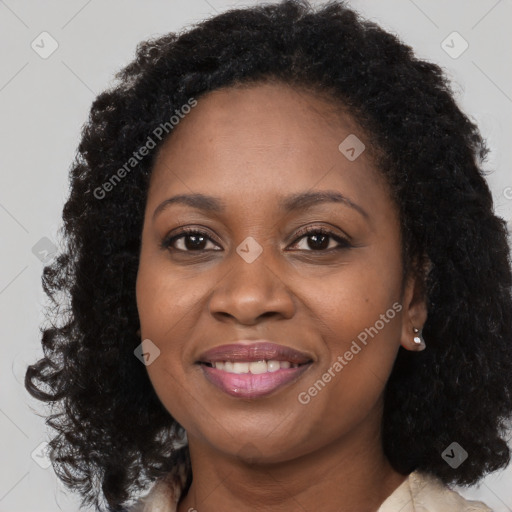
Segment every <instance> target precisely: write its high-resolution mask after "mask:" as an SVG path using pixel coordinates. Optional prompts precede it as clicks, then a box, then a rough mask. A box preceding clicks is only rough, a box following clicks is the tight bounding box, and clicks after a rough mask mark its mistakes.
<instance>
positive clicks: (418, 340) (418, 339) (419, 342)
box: [412, 327, 427, 350]
mask: <svg viewBox="0 0 512 512" xmlns="http://www.w3.org/2000/svg"><path fill="white" fill-rule="evenodd" d="M412 330H413V331H414V338H413V341H414V343H415V345H416V346H417V347H418V349H419V350H424V349H425V348H426V347H427V346H426V344H425V340H424V339H423V336H422V335H421V331H420V330H419V329H417V328H416V327H413V328H412Z"/></svg>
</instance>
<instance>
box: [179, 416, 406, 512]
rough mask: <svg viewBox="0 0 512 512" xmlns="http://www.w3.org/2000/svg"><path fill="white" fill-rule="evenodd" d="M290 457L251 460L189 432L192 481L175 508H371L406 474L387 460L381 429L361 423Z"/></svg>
mask: <svg viewBox="0 0 512 512" xmlns="http://www.w3.org/2000/svg"><path fill="white" fill-rule="evenodd" d="M360 427H361V429H354V431H353V432H352V433H351V435H348V436H345V437H343V438H341V439H336V440H335V441H333V442H332V443H329V444H324V445H323V446H322V448H321V449H319V450H316V451H313V452H310V453H307V454H305V455H303V456H301V457H298V458H293V459H291V460H287V461H283V462H279V463H272V464H268V463H267V464H265V463H250V462H249V461H247V460H241V458H235V457H233V456H227V455H226V454H223V453H219V452H217V451H215V450H212V448H211V445H207V444H206V443H201V442H200V440H198V439H197V438H190V437H189V449H190V457H191V465H192V468H193V481H192V484H191V486H190V489H189V491H188V493H187V495H186V496H184V497H182V499H181V500H180V503H179V505H178V512H187V511H188V510H194V509H195V510H197V511H199V512H218V511H219V510H243V511H244V512H252V511H256V510H265V511H268V512H278V511H282V510H322V511H323V512H349V511H350V512H353V511H354V510H357V511H358V512H376V511H377V510H378V508H379V506H380V505H381V504H382V502H383V501H384V500H385V499H386V498H387V497H388V496H389V495H390V494H391V493H392V492H393V491H394V490H395V489H396V488H397V487H398V486H399V485H400V484H401V483H402V482H403V481H404V480H405V479H406V478H407V477H406V476H404V475H401V474H399V473H397V472H396V471H395V470H393V468H392V467H391V466H390V464H389V462H388V460H387V459H386V457H385V456H384V453H383V451H382V448H381V446H382V445H381V440H380V430H379V429H375V428H373V429H371V430H370V429H368V428H367V431H366V432H365V431H364V429H365V426H364V425H361V426H360Z"/></svg>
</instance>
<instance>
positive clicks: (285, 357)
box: [137, 84, 425, 462]
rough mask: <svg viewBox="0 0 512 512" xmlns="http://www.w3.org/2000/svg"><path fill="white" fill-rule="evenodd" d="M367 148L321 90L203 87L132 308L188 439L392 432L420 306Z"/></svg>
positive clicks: (318, 439) (168, 149)
mask: <svg viewBox="0 0 512 512" xmlns="http://www.w3.org/2000/svg"><path fill="white" fill-rule="evenodd" d="M347 137H349V138H348V139H347ZM355 137H357V139H356V138H355ZM344 141H345V142H344ZM340 144H341V146H340ZM362 144H364V145H365V147H366V150H363V146H362ZM371 147H372V141H371V139H368V138H367V137H366V136H365V134H364V133H363V132H362V131H361V129H360V128H359V127H358V126H357V125H356V124H355V123H354V122H353V121H351V119H350V118H348V117H347V116H345V115H342V114H338V115H335V114H334V113H333V111H332V105H330V104H329V103H326V102H325V100H322V99H320V98H318V97H315V96H312V95H310V94H309V93H306V92H299V91H297V90H295V89H291V88H289V87H287V86H284V85H279V86H277V85H272V84H265V85H261V84H260V85H253V86H251V87H247V88H244V89H234V88H228V89H223V90H217V91H214V92H212V93H209V94H208V95H205V96H203V97H201V98H200V99H199V100H198V104H197V106H196V107H195V108H193V109H192V111H191V112H190V113H189V114H188V115H187V116H186V117H185V118H184V119H183V120H181V121H180V124H179V125H178V126H177V127H175V128H174V130H173V134H172V136H171V137H170V138H169V139H168V140H167V141H166V143H165V145H164V146H163V147H162V149H161V152H160V154H159V156H158V158H157V160H156V163H155V166H154V170H153V174H152V176H151V182H150V186H149V191H148V197H147V205H146V211H145V220H144V227H143V233H142V248H141V254H140V266H139V272H138V277H137V305H138V311H139V317H140V323H141V339H143V340H146V341H144V344H143V347H144V349H145V351H146V352H149V353H150V354H151V356H150V359H149V360H148V361H150V362H149V364H148V363H147V371H148V374H149V377H150V379H151V382H152V384H153V386H154V388H155V391H156V393H157V394H158V396H159V398H160V400H161V402H162V403H163V405H164V406H165V408H166V409H167V410H168V411H169V413H170V414H171V415H172V416H173V417H174V418H175V419H176V420H177V421H178V422H179V423H180V424H181V425H182V426H183V427H184V428H185V429H186V430H187V434H188V439H189V443H190V446H191V449H192V446H193V445H194V446H203V447H204V448H205V449H208V450H210V451H213V452H215V453H216V455H217V456H219V455H222V454H224V455H238V456H242V457H245V456H247V457H249V456H250V457H252V458H253V459H260V460H266V461H269V462H271V461H274V462H276V461H285V460H290V459H293V458H295V457H298V456H299V455H304V454H307V453H311V452H313V451H315V450H318V449H321V448H322V447H326V446H328V445H329V444H332V443H336V442H337V441H340V440H342V439H348V438H349V437H348V436H357V435H359V433H360V434H361V435H362V433H363V432H366V433H367V435H368V432H372V435H374V434H375V433H378V432H379V429H380V418H381V414H382V394H383V390H384V386H385V383H386V380H387V378H388V377H389V374H390V372H391V369H392V366H393V362H394V360H395V357H396V354H397V351H398V348H399V346H400V344H402V345H404V347H406V348H411V343H412V337H413V332H412V328H413V326H418V327H421V325H423V322H424V320H425V316H424V307H423V304H420V303H419V302H417V301H416V300H415V299H414V283H413V282H412V281H408V282H407V283H406V286H405V287H404V289H402V262H401V241H400V230H399V220H398V215H397V211H396V208H395V206H394V204H393V202H392V200H391V198H390V195H389V192H388V189H387V187H386V185H385V183H384V181H383V179H382V178H381V176H380V175H379V173H378V172H377V171H376V169H375V168H374V166H373V163H372V160H371V159H370V154H369V153H370V149H371ZM361 150H362V152H361ZM198 194H200V195H201V198H202V199H201V201H199V199H197V197H196V199H195V200H194V201H192V199H191V198H193V197H194V196H196V195H198ZM184 195H187V196H190V197H191V198H189V199H188V200H185V199H183V198H182V200H174V201H172V202H167V203H165V202H166V201H168V200H169V199H171V198H176V197H177V196H184ZM163 204H165V207H162V205H163ZM183 227H186V228H187V229H190V230H192V231H196V232H197V231H200V232H201V233H200V234H197V233H196V234H194V233H193V234H188V235H187V234H186V233H185V234H183V233H181V230H182V228H183ZM304 229H307V230H310V231H311V232H310V233H309V234H308V233H305V232H304ZM319 230H324V231H326V232H327V234H324V233H322V232H319ZM180 235H181V236H180ZM172 237H176V238H174V240H173V241H171V242H170V243H169V244H167V246H165V244H164V242H165V241H166V240H169V238H172ZM147 340H150V342H148V341H147ZM261 340H266V341H267V343H274V344H277V345H280V346H281V347H276V346H274V345H263V344H260V343H261ZM233 344H235V345H238V346H235V347H233V346H229V347H225V348H226V350H223V349H222V350H220V351H213V352H209V354H206V352H207V351H211V350H212V349H216V348H218V347H221V346H224V345H233ZM249 345H250V346H249ZM281 349H282V350H281ZM286 349H293V350H295V351H298V353H296V352H293V353H292V352H289V351H288V352H287V351H286ZM158 351H159V352H158ZM261 360H264V361H267V362H266V363H264V362H263V363H262V362H258V361H261ZM219 361H223V362H227V363H228V364H227V365H223V364H220V365H218V366H219V368H216V366H217V365H216V364H215V363H216V362H219ZM268 361H271V362H270V363H268ZM250 363H252V364H250ZM292 363H294V364H292ZM299 363H300V365H299V366H298V367H295V364H299ZM288 365H290V368H287V366H288ZM212 366H213V367H212ZM240 372H242V373H240Z"/></svg>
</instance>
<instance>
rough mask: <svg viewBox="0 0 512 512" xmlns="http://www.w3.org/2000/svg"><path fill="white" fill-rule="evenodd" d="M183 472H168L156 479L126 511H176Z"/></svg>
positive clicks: (182, 481)
mask: <svg viewBox="0 0 512 512" xmlns="http://www.w3.org/2000/svg"><path fill="white" fill-rule="evenodd" d="M184 478H185V476H184V473H183V471H180V472H179V474H178V475H172V474H170V473H169V474H168V475H166V476H164V477H162V478H160V479H159V480H157V481H156V482H155V483H154V484H153V486H152V487H151V489H150V491H149V492H148V494H146V495H145V496H143V497H142V498H139V499H138V500H137V501H136V502H135V503H134V504H133V505H132V506H131V507H129V508H128V509H127V510H126V512H176V510H177V507H178V505H177V504H178V501H179V499H180V497H181V493H182V490H183V485H184Z"/></svg>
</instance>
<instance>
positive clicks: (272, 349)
mask: <svg viewBox="0 0 512 512" xmlns="http://www.w3.org/2000/svg"><path fill="white" fill-rule="evenodd" d="M261 360H266V361H271V360H274V361H289V362H290V363H295V364H299V365H300V366H298V367H297V368H281V369H279V370H277V371H275V372H267V373H260V374H252V373H241V374H238V373H230V372H226V371H224V370H220V369H218V368H215V367H214V366H213V367H212V366H208V365H207V363H214V362H218V361H232V362H236V361H243V362H251V361H261ZM312 361H313V358H312V357H311V356H309V354H306V353H304V352H300V351H298V350H296V349H293V348H291V347H286V346H284V345H278V344H276V343H272V342H269V341H266V340H240V341H239V342H237V343H231V344H228V345H221V346H218V347H214V348H212V349H210V350H208V351H206V352H204V353H203V354H201V356H200V357H199V360H198V361H197V362H198V363H201V368H202V370H203V373H204V375H205V377H206V378H207V379H208V381H209V382H211V383H212V384H213V385H215V386H216V387H218V388H219V389H221V390H222V391H224V392H225V393H227V394H229V395H231V396H235V397H238V398H257V397H260V396H265V395H268V394H270V393H273V392H274V391H276V390H278V389H280V388H282V387H283V386H285V385H287V384H289V383H291V382H293V381H295V380H297V379H298V378H299V377H300V376H301V375H302V374H303V373H304V372H305V371H306V370H307V369H308V368H309V367H310V366H311V364H310V363H312Z"/></svg>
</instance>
